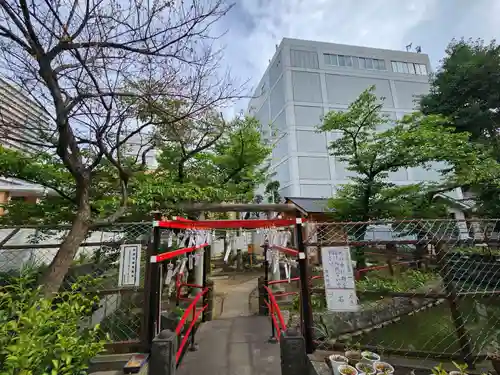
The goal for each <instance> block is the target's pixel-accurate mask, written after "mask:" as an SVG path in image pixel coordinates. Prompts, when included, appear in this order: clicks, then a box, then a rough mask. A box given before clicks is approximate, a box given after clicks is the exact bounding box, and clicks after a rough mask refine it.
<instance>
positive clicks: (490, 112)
mask: <svg viewBox="0 0 500 375" xmlns="http://www.w3.org/2000/svg"><path fill="white" fill-rule="evenodd" d="M499 87H500V46H499V45H498V44H497V43H496V42H495V41H491V42H490V43H489V44H486V43H485V42H484V41H483V40H480V39H478V40H472V39H469V40H467V41H466V40H463V39H462V40H453V41H452V42H451V43H450V44H449V46H448V48H447V49H446V56H445V58H444V59H443V61H442V66H441V68H440V69H439V71H438V72H437V74H436V75H435V76H434V77H432V80H431V91H430V93H429V94H428V95H426V96H424V97H423V98H422V99H421V102H420V106H421V110H422V112H423V113H425V114H442V115H444V116H446V117H447V121H446V123H445V124H444V125H445V126H450V127H453V128H454V129H455V131H457V132H467V133H468V134H469V136H470V140H471V141H472V142H474V143H475V144H476V145H481V146H484V147H486V148H487V149H488V150H489V151H490V152H491V153H492V155H493V156H494V159H495V160H497V161H500V137H499V132H498V131H499V124H500V110H499V109H500V89H499ZM492 169H493V170H494V167H492ZM496 180H497V178H496V176H495V175H493V176H488V175H485V176H484V178H483V180H482V181H480V183H478V184H472V186H470V188H471V189H472V191H473V192H474V193H475V195H476V197H477V200H478V213H479V214H482V215H484V216H487V217H498V216H499V215H500V188H499V187H498V184H497V182H496Z"/></svg>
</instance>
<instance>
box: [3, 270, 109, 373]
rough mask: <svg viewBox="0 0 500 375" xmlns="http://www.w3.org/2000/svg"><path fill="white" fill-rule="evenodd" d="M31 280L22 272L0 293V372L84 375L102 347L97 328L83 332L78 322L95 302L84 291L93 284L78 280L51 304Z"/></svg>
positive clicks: (86, 315)
mask: <svg viewBox="0 0 500 375" xmlns="http://www.w3.org/2000/svg"><path fill="white" fill-rule="evenodd" d="M33 281H34V280H33V275H31V274H29V273H26V272H23V274H22V276H21V277H19V278H14V279H12V280H9V282H8V283H6V285H5V286H4V287H3V288H2V292H0V373H2V374H12V375H14V374H33V375H37V374H39V375H44V374H58V375H73V374H85V373H86V370H87V369H88V366H89V363H90V360H91V359H92V358H93V357H95V356H96V355H97V354H99V353H101V352H103V351H104V344H105V343H106V340H105V339H104V335H103V333H102V331H101V329H100V327H99V325H96V326H94V327H86V324H87V323H86V322H85V319H84V318H89V317H90V316H91V315H92V311H93V309H94V307H95V305H96V304H97V303H99V298H98V297H97V296H95V295H91V294H89V293H88V292H87V290H88V289H87V288H89V287H91V286H95V281H92V280H91V279H89V278H82V279H80V280H79V281H78V282H77V283H75V284H73V286H72V289H71V291H67V292H64V293H60V294H58V295H57V297H56V299H57V300H58V303H57V304H56V305H55V304H54V303H53V302H54V301H53V300H52V299H51V298H45V297H44V296H43V295H42V292H41V288H33V287H32V286H33Z"/></svg>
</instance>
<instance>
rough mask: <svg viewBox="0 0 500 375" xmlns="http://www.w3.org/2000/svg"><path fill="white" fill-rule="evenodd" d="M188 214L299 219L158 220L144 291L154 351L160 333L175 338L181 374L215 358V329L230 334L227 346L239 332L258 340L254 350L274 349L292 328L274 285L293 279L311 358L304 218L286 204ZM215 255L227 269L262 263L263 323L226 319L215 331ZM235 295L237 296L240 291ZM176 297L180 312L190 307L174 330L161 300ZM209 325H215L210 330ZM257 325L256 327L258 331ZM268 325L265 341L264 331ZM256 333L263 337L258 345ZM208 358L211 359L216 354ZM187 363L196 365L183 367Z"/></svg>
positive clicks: (198, 209) (258, 318)
mask: <svg viewBox="0 0 500 375" xmlns="http://www.w3.org/2000/svg"><path fill="white" fill-rule="evenodd" d="M185 211H186V212H194V211H196V212H207V211H212V212H231V211H232V212H265V213H269V212H276V213H283V212H288V213H290V212H296V218H294V219H282V218H279V217H276V218H270V219H250V220H248V219H240V220H188V219H186V218H182V217H173V218H170V219H166V218H162V217H161V215H157V217H156V220H155V221H154V222H153V241H152V244H151V247H150V250H149V251H150V253H149V254H148V257H147V258H148V260H149V264H148V268H147V276H146V285H147V287H148V288H149V290H150V293H149V298H148V301H147V304H148V308H149V314H148V315H147V317H146V320H147V323H148V324H147V328H148V330H147V333H148V336H147V337H146V340H147V342H148V343H150V345H152V343H153V338H155V337H157V336H158V335H160V332H162V334H166V333H165V332H167V331H168V332H170V333H171V334H172V335H173V336H175V338H176V339H175V341H176V344H177V345H176V350H175V363H176V366H180V364H181V363H183V362H185V363H186V365H185V366H187V363H188V362H189V363H192V366H194V365H195V364H197V363H198V361H197V360H195V359H196V358H197V357H198V356H205V355H207V354H206V353H202V352H204V351H207V350H212V349H210V348H211V347H212V346H213V345H211V344H209V343H208V341H207V337H208V336H211V335H212V333H207V330H209V327H210V326H212V327H213V328H215V326H221V327H219V328H220V329H223V328H222V325H224V326H225V327H226V328H227V329H228V330H229V331H228V334H229V335H230V336H231V335H232V336H231V337H229V338H227V340H226V341H227V342H230V341H231V340H234V337H233V336H234V332H232V330H233V328H234V329H236V330H240V331H241V332H240V333H239V335H240V336H242V337H241V338H240V339H243V337H253V339H252V340H253V341H252V344H251V345H253V346H257V347H258V346H259V345H261V344H262V345H264V344H265V345H273V344H272V343H273V342H274V343H276V342H278V340H279V339H280V336H281V335H282V333H283V332H284V330H286V328H287V327H286V322H285V320H284V318H283V316H282V314H281V311H280V307H279V305H278V303H277V301H276V298H277V297H278V295H275V293H274V292H273V285H277V284H278V283H279V282H288V283H289V282H291V281H292V279H296V280H294V281H300V306H301V308H300V310H301V331H302V333H303V336H304V338H305V343H306V350H307V352H309V353H311V352H312V351H313V337H312V311H311V304H310V294H309V283H308V282H307V281H306V280H308V275H307V272H308V267H307V255H306V253H305V247H304V240H303V225H302V218H301V217H300V213H299V212H298V211H297V210H296V208H295V206H293V205H288V204H285V205H283V204H281V205H205V206H201V205H199V206H192V207H186V208H185ZM269 216H270V215H268V217H269ZM221 242H222V244H223V246H222V250H221ZM249 245H250V246H249ZM249 249H250V251H249ZM214 252H219V253H220V252H222V254H221V255H222V258H223V260H224V261H225V262H229V261H230V260H231V259H234V257H235V256H236V259H237V261H238V259H240V261H241V258H242V257H243V256H245V257H246V258H247V259H249V261H250V262H251V263H253V262H254V261H255V262H259V261H260V262H261V263H262V268H263V277H262V284H261V285H260V292H261V294H262V302H263V304H264V305H265V307H264V309H263V310H264V313H265V316H247V317H242V316H230V318H231V319H224V316H222V317H221V318H222V320H224V321H225V322H224V323H217V322H219V321H220V320H213V316H212V312H213V293H214V288H213V282H212V280H210V273H211V261H212V255H213V253H214ZM238 257H239V258H238ZM259 258H260V259H259ZM294 269H295V270H297V271H298V277H296V278H293V277H292V270H294ZM190 273H191V275H193V274H194V277H191V278H190V280H189V281H188V275H189V274H190ZM281 274H284V277H283V280H281V279H282V277H281ZM303 280H304V282H302V281H303ZM242 288H243V287H240V289H242ZM242 290H243V289H242ZM235 292H236V293H237V292H238V289H237V288H236V287H235ZM172 297H174V298H175V299H176V302H177V305H178V306H179V305H181V304H183V305H184V306H185V307H184V308H183V309H182V311H181V313H180V314H179V318H178V320H177V321H176V322H175V324H174V326H173V325H170V323H171V320H169V319H166V318H165V314H166V313H169V315H168V316H169V317H171V315H172V314H171V312H166V311H162V305H163V303H162V301H163V299H165V298H172ZM228 321H231V322H232V323H228ZM208 322H210V324H207V323H208ZM266 322H267V323H266ZM233 324H234V327H233V326H232V325H233ZM252 325H255V327H253V328H252ZM266 325H267V327H268V328H267V334H266V333H264V332H263V329H262V327H264V326H266ZM230 327H233V328H230ZM238 327H239V328H238ZM165 330H167V331H165ZM204 332H205V333H204ZM257 332H258V333H259V335H261V336H262V337H260V336H259V337H257V336H256V333H257ZM266 336H267V337H266ZM270 336H271V337H270ZM212 338H213V337H212ZM269 338H270V339H269ZM228 340H229V341H228ZM259 343H260V344H259ZM248 344H249V345H250V343H248ZM198 345H199V349H200V350H199V352H198V353H196V354H193V353H191V354H186V352H187V351H188V350H189V349H190V350H191V351H194V350H195V349H196V348H198ZM150 347H151V346H150ZM274 348H277V349H272V350H273V351H275V350H278V353H279V346H278V345H275V346H274ZM269 350H271V349H269ZM208 355H209V357H210V356H211V355H210V353H208ZM184 356H186V358H191V360H189V359H186V361H184V360H183V357H184ZM277 363H279V360H278V362H277ZM190 366H191V365H190Z"/></svg>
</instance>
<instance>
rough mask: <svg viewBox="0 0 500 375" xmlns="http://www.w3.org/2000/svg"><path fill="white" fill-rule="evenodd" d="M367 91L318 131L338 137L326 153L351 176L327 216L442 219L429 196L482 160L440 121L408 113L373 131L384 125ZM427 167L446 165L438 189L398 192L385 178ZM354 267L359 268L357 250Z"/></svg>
mask: <svg viewBox="0 0 500 375" xmlns="http://www.w3.org/2000/svg"><path fill="white" fill-rule="evenodd" d="M373 91H374V87H371V88H369V89H367V90H365V91H364V92H363V93H361V95H360V96H359V97H358V99H356V100H355V101H354V102H353V103H351V104H350V106H349V108H348V110H347V111H344V112H337V111H331V112H330V113H328V114H327V115H326V116H325V119H324V122H323V125H322V126H321V128H320V130H321V131H324V132H331V131H333V132H337V133H340V137H339V138H337V139H336V140H334V141H332V142H331V144H330V146H329V148H330V150H331V153H332V155H335V156H336V157H337V159H338V160H340V161H343V162H345V163H346V164H347V169H348V170H349V171H351V172H354V174H355V176H354V177H351V178H350V180H351V183H350V184H347V185H345V186H343V187H341V188H340V189H339V191H338V192H337V194H336V196H335V197H333V199H332V200H331V202H330V204H331V206H332V207H333V208H334V209H335V210H334V212H333V213H332V215H333V216H334V217H335V218H336V219H338V220H348V221H361V222H366V221H369V220H376V219H382V218H397V217H402V216H407V215H409V214H411V213H413V214H415V213H416V212H418V213H419V214H423V213H425V212H426V213H427V215H430V214H431V213H432V214H440V213H442V212H443V208H442V207H432V206H433V200H432V198H433V193H432V191H433V190H434V191H437V190H438V189H441V190H443V189H444V190H449V189H450V188H451V187H452V186H455V184H456V183H458V180H459V179H464V178H471V177H470V176H469V174H468V172H467V171H468V170H469V168H474V167H475V166H476V167H477V168H476V169H478V170H479V169H480V166H483V162H484V160H487V159H488V158H487V156H484V155H482V154H481V153H480V152H478V151H477V150H475V149H474V148H473V147H472V146H471V144H470V143H469V142H468V137H469V135H468V134H466V133H455V132H454V131H453V129H452V128H446V127H443V123H445V122H446V119H444V118H442V117H440V116H436V115H429V116H424V115H422V114H419V113H414V114H412V115H408V116H406V117H405V118H404V119H402V120H401V121H397V122H396V123H395V124H393V125H392V124H390V126H389V129H388V130H385V131H379V129H380V127H381V126H382V125H388V124H389V119H388V118H387V117H386V116H384V115H383V114H382V113H381V109H382V102H381V100H378V99H377V97H376V96H375V95H374V93H373ZM433 162H447V163H448V165H449V168H447V169H446V170H443V171H442V173H443V176H444V178H445V180H444V182H443V184H440V186H439V187H438V186H436V185H434V186H430V185H426V184H423V183H422V184H418V185H410V186H404V187H401V186H397V185H395V184H393V183H391V182H389V180H388V177H389V173H390V172H396V171H398V170H399V169H402V168H412V167H426V168H431V167H432V163H433ZM431 207H432V210H431ZM366 228H367V226H366V224H361V225H360V226H359V227H358V228H355V233H354V235H355V237H356V238H357V239H362V238H364V235H365V232H366ZM357 261H358V265H359V266H360V267H363V266H364V256H363V251H362V249H361V248H360V249H358V254H357Z"/></svg>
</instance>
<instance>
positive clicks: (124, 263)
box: [118, 244, 141, 286]
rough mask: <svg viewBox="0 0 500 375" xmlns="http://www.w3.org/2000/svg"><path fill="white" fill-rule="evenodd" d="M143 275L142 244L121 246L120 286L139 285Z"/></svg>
mask: <svg viewBox="0 0 500 375" xmlns="http://www.w3.org/2000/svg"><path fill="white" fill-rule="evenodd" d="M140 275H141V245H140V244H125V245H121V246H120V270H119V272H118V286H139V282H140Z"/></svg>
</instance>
